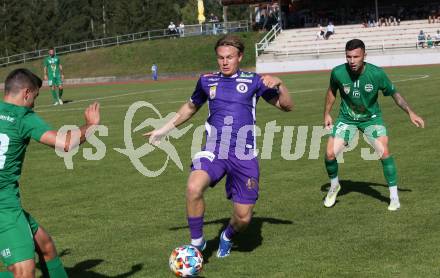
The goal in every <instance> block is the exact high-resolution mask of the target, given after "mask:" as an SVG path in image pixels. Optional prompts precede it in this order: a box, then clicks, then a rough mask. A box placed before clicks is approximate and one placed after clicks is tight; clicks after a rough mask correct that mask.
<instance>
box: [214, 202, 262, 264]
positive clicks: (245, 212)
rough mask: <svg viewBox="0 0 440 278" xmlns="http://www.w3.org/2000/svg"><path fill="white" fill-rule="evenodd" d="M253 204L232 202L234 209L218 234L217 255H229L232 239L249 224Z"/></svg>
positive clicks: (221, 256) (220, 256)
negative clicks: (227, 222) (223, 228)
mask: <svg viewBox="0 0 440 278" xmlns="http://www.w3.org/2000/svg"><path fill="white" fill-rule="evenodd" d="M254 206H255V205H254V204H240V203H235V202H234V211H233V214H232V218H231V220H230V221H229V224H228V226H227V227H226V229H225V230H224V231H223V232H222V233H221V234H220V244H219V248H218V251H217V257H219V258H223V257H227V256H229V254H230V252H231V248H232V239H233V238H234V236H236V235H237V234H238V233H240V232H243V231H244V230H246V228H247V227H248V226H249V223H250V222H251V219H252V212H253V208H254Z"/></svg>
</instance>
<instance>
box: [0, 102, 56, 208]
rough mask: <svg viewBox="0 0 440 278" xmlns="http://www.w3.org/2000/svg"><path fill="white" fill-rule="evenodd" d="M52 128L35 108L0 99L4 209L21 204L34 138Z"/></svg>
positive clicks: (0, 177) (1, 202) (0, 170)
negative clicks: (21, 181)
mask: <svg viewBox="0 0 440 278" xmlns="http://www.w3.org/2000/svg"><path fill="white" fill-rule="evenodd" d="M51 129H52V128H51V127H50V126H49V125H48V124H46V123H45V122H44V121H43V120H42V119H41V118H40V117H39V116H38V115H37V114H36V113H35V112H34V111H33V110H32V109H30V108H27V107H23V106H17V105H13V104H9V103H5V102H0V209H2V208H11V207H17V206H20V205H21V204H20V194H19V191H18V179H19V178H20V175H21V170H22V167H23V161H24V155H25V152H26V148H27V146H28V144H29V141H30V138H33V139H34V140H37V141H39V140H40V138H41V136H42V135H43V134H44V133H45V132H46V131H48V130H51Z"/></svg>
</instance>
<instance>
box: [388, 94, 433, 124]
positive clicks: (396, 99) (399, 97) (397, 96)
mask: <svg viewBox="0 0 440 278" xmlns="http://www.w3.org/2000/svg"><path fill="white" fill-rule="evenodd" d="M393 99H394V102H395V103H396V104H397V106H399V107H400V108H402V110H403V111H405V112H406V113H407V114H408V115H409V118H410V120H411V122H412V123H413V124H414V125H415V126H416V127H421V128H424V127H425V121H424V120H423V119H422V117H419V116H418V115H417V114H416V113H415V112H414V111H412V109H411V108H410V107H409V105H408V103H407V102H406V100H405V99H404V98H403V96H402V95H401V94H399V93H394V94H393Z"/></svg>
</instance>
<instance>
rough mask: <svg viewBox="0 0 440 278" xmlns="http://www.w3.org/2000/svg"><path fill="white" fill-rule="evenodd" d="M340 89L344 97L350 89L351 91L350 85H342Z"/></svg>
mask: <svg viewBox="0 0 440 278" xmlns="http://www.w3.org/2000/svg"><path fill="white" fill-rule="evenodd" d="M342 87H344V93H345V94H346V95H348V94H349V93H350V89H351V86H350V84H342Z"/></svg>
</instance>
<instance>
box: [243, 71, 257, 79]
mask: <svg viewBox="0 0 440 278" xmlns="http://www.w3.org/2000/svg"><path fill="white" fill-rule="evenodd" d="M240 77H244V78H250V77H254V74H253V73H252V72H242V73H240Z"/></svg>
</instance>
